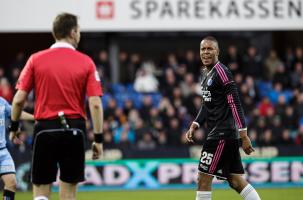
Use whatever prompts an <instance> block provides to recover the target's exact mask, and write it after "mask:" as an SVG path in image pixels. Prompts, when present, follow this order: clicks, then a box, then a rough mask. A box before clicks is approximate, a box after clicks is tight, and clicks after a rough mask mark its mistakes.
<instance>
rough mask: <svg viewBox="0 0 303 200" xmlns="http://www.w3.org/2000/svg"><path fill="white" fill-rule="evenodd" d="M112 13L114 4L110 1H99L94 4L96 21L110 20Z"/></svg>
mask: <svg viewBox="0 0 303 200" xmlns="http://www.w3.org/2000/svg"><path fill="white" fill-rule="evenodd" d="M114 11H115V10H114V2H113V1H111V0H101V1H98V2H97V4H96V16H97V18H98V19H112V18H113V17H114Z"/></svg>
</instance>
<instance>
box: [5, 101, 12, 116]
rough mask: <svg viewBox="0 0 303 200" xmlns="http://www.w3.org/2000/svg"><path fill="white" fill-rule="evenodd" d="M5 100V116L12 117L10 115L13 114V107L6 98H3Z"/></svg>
mask: <svg viewBox="0 0 303 200" xmlns="http://www.w3.org/2000/svg"><path fill="white" fill-rule="evenodd" d="M3 101H4V106H5V118H10V116H11V114H12V107H11V105H10V104H9V103H8V102H7V101H6V100H3Z"/></svg>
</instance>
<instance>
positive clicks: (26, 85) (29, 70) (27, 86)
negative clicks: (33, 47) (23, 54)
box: [16, 56, 34, 93]
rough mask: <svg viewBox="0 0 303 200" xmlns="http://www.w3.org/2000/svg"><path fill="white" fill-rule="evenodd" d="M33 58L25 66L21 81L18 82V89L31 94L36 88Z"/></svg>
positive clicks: (20, 77)
mask: <svg viewBox="0 0 303 200" xmlns="http://www.w3.org/2000/svg"><path fill="white" fill-rule="evenodd" d="M33 60H34V59H33V56H31V57H30V58H29V59H28V61H27V63H26V65H25V66H24V68H23V70H22V72H21V74H20V76H19V79H18V81H17V85H16V89H18V90H24V91H26V92H27V93H29V92H30V91H31V90H32V89H33V87H34V61H33Z"/></svg>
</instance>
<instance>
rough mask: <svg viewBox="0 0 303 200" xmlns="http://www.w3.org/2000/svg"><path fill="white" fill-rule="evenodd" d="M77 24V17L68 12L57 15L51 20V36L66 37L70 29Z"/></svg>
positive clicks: (58, 38)
mask: <svg viewBox="0 0 303 200" xmlns="http://www.w3.org/2000/svg"><path fill="white" fill-rule="evenodd" d="M77 26H78V17H77V16H76V15H73V14H70V13H61V14H59V15H57V17H56V18H55V20H54V22H53V36H54V38H55V39H57V40H60V39H63V38H66V37H68V35H69V34H70V31H71V30H72V29H73V28H76V27H77Z"/></svg>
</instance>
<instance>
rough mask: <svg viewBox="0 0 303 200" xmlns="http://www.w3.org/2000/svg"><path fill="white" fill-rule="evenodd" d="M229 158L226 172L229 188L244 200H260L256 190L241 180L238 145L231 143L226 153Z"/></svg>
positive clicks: (241, 167) (235, 141)
mask: <svg viewBox="0 0 303 200" xmlns="http://www.w3.org/2000/svg"><path fill="white" fill-rule="evenodd" d="M226 152H227V153H228V154H229V155H230V157H229V162H228V166H226V168H228V169H226V171H228V179H227V180H228V183H229V185H230V187H231V188H233V189H234V190H236V191H237V192H238V193H239V194H240V195H241V196H242V198H243V199H244V200H260V197H259V195H258V193H257V192H256V190H255V189H254V188H253V187H252V186H251V185H250V184H249V183H248V182H247V181H246V180H245V179H244V178H243V176H242V175H243V174H244V168H243V165H242V162H241V156H240V152H239V143H238V141H237V140H234V141H232V142H231V143H230V144H229V146H228V150H227V151H226Z"/></svg>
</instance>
